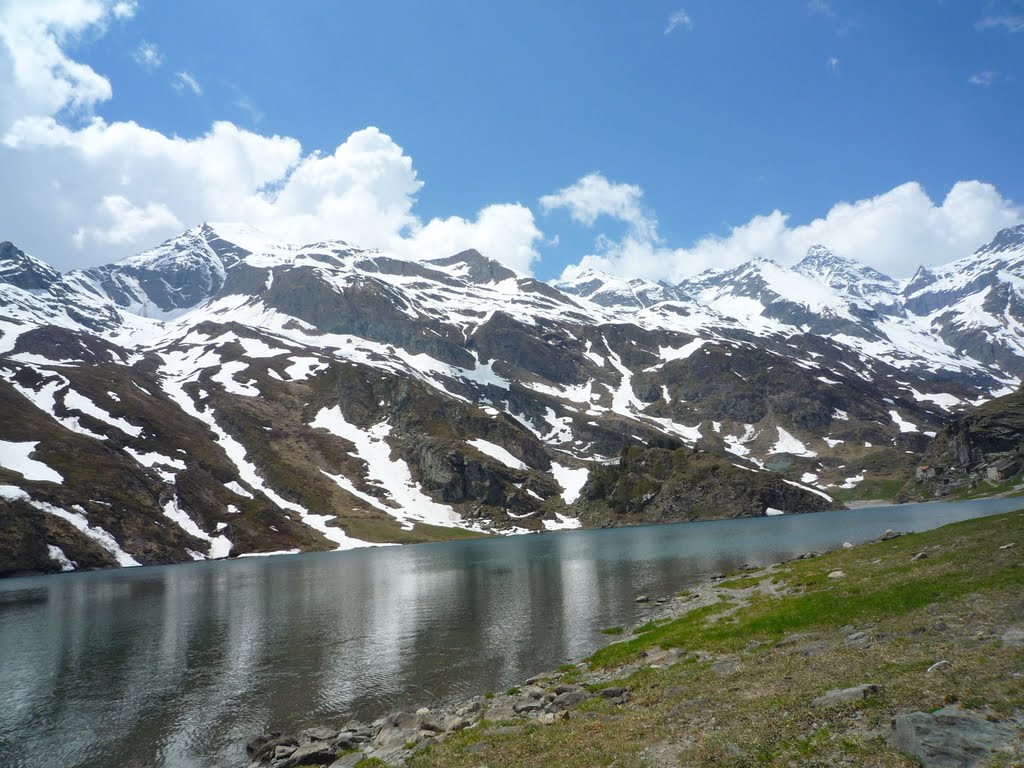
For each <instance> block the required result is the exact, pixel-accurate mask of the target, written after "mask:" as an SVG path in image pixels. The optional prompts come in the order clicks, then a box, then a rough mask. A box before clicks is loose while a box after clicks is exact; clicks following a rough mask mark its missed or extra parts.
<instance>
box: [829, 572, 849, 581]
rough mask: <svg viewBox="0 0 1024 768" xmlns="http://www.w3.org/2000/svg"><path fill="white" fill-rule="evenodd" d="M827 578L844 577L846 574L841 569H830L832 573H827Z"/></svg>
mask: <svg viewBox="0 0 1024 768" xmlns="http://www.w3.org/2000/svg"><path fill="white" fill-rule="evenodd" d="M828 578H830V579H845V578H846V574H845V573H844V572H843V571H832V573H830V574H829V575H828Z"/></svg>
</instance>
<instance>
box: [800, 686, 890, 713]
mask: <svg viewBox="0 0 1024 768" xmlns="http://www.w3.org/2000/svg"><path fill="white" fill-rule="evenodd" d="M881 691H882V686H880V685H878V684H877V683H862V684H861V685H855V686H853V687H852V688H836V689H835V690H832V691H827V692H826V693H823V694H822V695H821V696H818V697H817V698H816V699H814V700H812V701H811V706H814V707H821V708H828V707H835V706H838V705H840V704H848V703H850V702H853V701H862V700H864V699H867V698H870V697H871V696H877V695H878V694H879V693H881Z"/></svg>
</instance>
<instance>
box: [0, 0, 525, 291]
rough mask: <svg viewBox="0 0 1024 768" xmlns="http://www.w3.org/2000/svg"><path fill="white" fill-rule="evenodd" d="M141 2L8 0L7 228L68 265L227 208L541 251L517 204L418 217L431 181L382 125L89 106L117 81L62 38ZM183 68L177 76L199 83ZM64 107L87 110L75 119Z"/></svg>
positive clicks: (509, 260)
mask: <svg viewBox="0 0 1024 768" xmlns="http://www.w3.org/2000/svg"><path fill="white" fill-rule="evenodd" d="M58 6H59V7H58ZM60 9H65V10H67V11H68V12H67V13H60V12H58V11H59V10H60ZM134 9H135V5H134V3H128V2H125V0H120V1H119V2H111V0H32V2H27V1H26V0H0V80H3V81H4V82H10V83H12V85H13V87H12V88H10V89H6V90H5V91H4V93H3V94H2V95H0V167H3V168H4V173H5V181H6V182H7V183H5V184H4V185H3V187H2V188H0V210H3V211H4V213H5V216H4V218H5V222H4V227H5V231H4V232H3V233H2V236H3V238H4V239H11V240H14V241H15V242H18V243H19V245H22V246H23V247H25V248H27V249H29V250H31V251H32V252H33V253H34V254H35V255H37V256H40V257H43V258H45V259H47V260H49V261H51V262H52V263H54V265H55V266H58V267H61V268H69V267H77V266H85V265H90V264H96V263H101V262H104V261H109V260H112V259H115V258H119V257H122V256H125V255H129V254H131V253H134V252H137V251H138V250H141V249H142V248H145V247H148V246H151V245H153V244H154V243H155V242H158V240H159V239H160V238H163V237H166V236H170V235H173V234H176V233H177V232H178V231H180V230H181V229H183V228H184V227H186V226H190V225H194V224H198V223H200V222H202V221H206V220H212V221H217V220H227V221H242V222H246V223H249V224H252V225H254V226H256V227H259V228H260V229H263V230H265V231H267V232H269V233H272V234H275V235H278V236H280V237H283V238H287V239H290V240H295V241H300V242H308V241H311V240H319V239H323V238H339V239H344V240H347V241H349V242H352V243H355V244H358V245H362V246H366V247H378V248H382V249H385V250H388V251H390V252H394V253H398V254H401V255H403V256H406V257H412V258H416V257H423V258H427V257H436V256H446V255H450V254H451V253H453V252H454V251H457V250H462V249H464V248H469V247H475V248H478V249H479V250H481V251H482V252H484V253H486V254H487V255H489V256H491V257H493V258H496V259H498V260H500V261H503V262H504V263H506V264H508V265H509V266H512V267H513V268H516V269H520V270H523V271H527V270H529V268H530V265H531V264H532V263H533V262H534V261H535V260H536V259H537V257H538V253H537V250H536V245H537V243H538V242H540V240H541V233H540V231H539V230H538V229H537V226H536V223H535V221H534V218H533V214H532V213H531V211H530V210H529V209H528V208H525V207H523V206H521V205H516V204H512V205H491V206H487V207H485V208H483V209H482V210H480V211H479V212H477V214H476V215H475V217H474V218H461V217H450V218H445V219H435V220H432V221H427V222H424V221H422V220H421V219H420V218H419V217H418V216H417V215H416V213H415V210H414V209H415V203H416V195H417V193H418V192H419V191H420V189H421V188H422V186H423V182H422V181H420V180H419V179H418V177H417V174H416V171H415V169H414V168H413V163H412V159H411V158H410V157H409V156H408V155H406V154H405V152H404V151H403V150H402V147H401V146H399V145H398V144H397V143H396V142H395V141H394V140H393V139H392V138H391V137H390V136H388V135H386V134H384V133H382V132H381V131H379V130H378V129H377V128H373V127H370V128H366V129H363V130H361V131H356V132H355V133H353V134H352V135H350V136H349V137H348V138H347V139H345V140H344V141H343V142H342V143H341V144H339V145H338V146H337V147H336V148H335V149H334V151H333V152H330V153H321V152H318V151H312V152H309V151H305V150H304V149H303V148H302V146H301V144H300V143H299V141H297V140H296V139H294V138H291V137H287V136H277V135H274V136H265V135H261V134H260V133H257V132H254V131H250V130H246V129H243V128H240V127H239V126H237V125H235V124H233V123H231V122H228V121H219V122H215V123H214V124H213V125H212V126H211V127H210V129H209V130H208V131H207V132H206V133H204V134H202V135H199V136H195V137H180V136H168V135H165V134H163V133H161V132H159V131H155V130H152V129H149V128H146V127H144V126H142V125H139V124H137V123H135V122H120V121H119V122H107V121H105V120H103V119H102V118H99V117H90V116H89V112H90V111H91V110H92V109H93V108H94V107H95V106H96V105H97V104H99V103H101V102H103V101H104V100H106V99H109V98H110V96H111V93H112V90H111V86H110V83H109V81H107V80H106V79H105V78H103V77H101V76H100V75H98V74H96V73H95V72H94V71H93V70H91V69H90V68H88V67H85V66H84V65H81V64H79V63H77V62H74V61H73V60H71V59H69V58H68V57H67V56H66V55H65V53H64V50H63V48H62V44H63V42H64V41H65V40H67V39H68V38H69V37H71V36H73V35H75V34H78V33H80V32H81V31H83V30H85V29H86V28H88V27H90V26H94V27H96V28H98V29H100V30H102V25H103V24H104V23H106V22H107V21H109V20H110V19H113V18H118V17H124V16H126V15H131V13H133V12H134ZM40 52H41V53H40ZM4 66H6V67H7V69H8V70H9V71H10V72H11V73H12V76H11V77H10V78H5V77H4V75H5V71H4V69H3V68H4ZM187 74H188V73H178V76H177V77H176V79H175V81H174V82H176V83H178V84H179V85H180V86H181V87H182V88H185V87H188V88H190V89H192V90H195V88H193V86H192V84H191V83H190V82H189V79H188V78H187V77H184V75H187ZM189 77H191V76H190V75H189ZM193 79H194V78H193ZM195 86H196V87H198V82H196V83H195ZM70 110H77V111H78V112H79V113H80V114H79V115H78V119H76V120H68V119H67V118H68V112H69V111H70Z"/></svg>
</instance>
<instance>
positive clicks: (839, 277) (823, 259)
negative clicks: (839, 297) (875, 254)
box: [793, 245, 899, 304]
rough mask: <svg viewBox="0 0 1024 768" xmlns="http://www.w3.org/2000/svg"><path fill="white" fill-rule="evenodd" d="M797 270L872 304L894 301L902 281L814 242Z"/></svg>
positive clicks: (797, 266) (841, 292) (834, 288)
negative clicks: (898, 281)
mask: <svg viewBox="0 0 1024 768" xmlns="http://www.w3.org/2000/svg"><path fill="white" fill-rule="evenodd" d="M793 270H794V271H796V272H799V273H800V274H802V275H805V276H806V277H810V278H813V279H815V280H818V281H819V282H822V283H824V284H825V285H827V286H828V287H830V288H832V289H833V290H835V291H837V292H838V293H840V294H845V295H846V296H849V297H852V298H854V299H864V300H866V301H868V302H869V303H871V304H893V303H895V302H896V297H897V294H898V293H899V283H897V281H895V280H893V279H892V278H891V277H889V276H888V275H885V274H882V273H881V272H879V271H878V270H875V269H872V268H871V267H868V266H865V265H864V264H861V263H860V262H859V261H856V260H855V259H851V258H849V257H848V256H842V255H840V254H838V253H836V252H835V251H832V250H830V249H829V248H827V247H826V246H824V245H812V246H811V247H810V248H808V249H807V255H806V256H805V257H804V258H803V259H802V260H801V261H800V263H798V264H797V265H796V266H795V267H793Z"/></svg>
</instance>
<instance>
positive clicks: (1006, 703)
mask: <svg viewBox="0 0 1024 768" xmlns="http://www.w3.org/2000/svg"><path fill="white" fill-rule="evenodd" d="M1011 541H1015V542H1017V546H1016V547H1013V548H1011V549H1007V550H1001V549H999V547H1000V546H1002V545H1004V544H1007V543H1009V542H1011ZM924 549H927V551H928V554H929V556H928V558H926V559H924V560H921V561H918V562H914V563H912V562H911V560H910V558H911V557H912V556H913V554H914V553H916V552H919V551H922V550H924ZM832 570H842V571H844V572H845V573H846V574H847V577H846V578H845V579H840V580H829V579H827V578H826V577H827V574H828V573H829V572H830V571H832ZM773 579H779V580H781V581H782V582H784V585H785V587H786V588H787V589H788V590H789V592H788V593H785V594H781V595H767V594H760V593H758V594H756V595H755V599H751V600H746V601H744V602H743V603H742V604H740V605H736V604H732V605H730V604H728V603H717V604H713V605H709V606H705V607H699V608H695V609H693V610H691V611H690V612H689V613H687V614H685V615H683V616H681V617H680V618H678V619H675V620H673V621H670V622H668V623H662V624H657V623H654V622H650V623H648V624H647V625H645V626H644V627H641V628H640V629H641V630H642V631H640V632H639V633H638V634H636V635H633V636H631V637H629V638H626V639H623V640H622V641H619V642H615V643H613V644H611V645H609V646H607V647H606V648H604V649H601V650H599V651H598V652H596V653H595V654H594V655H593V656H592V657H591V659H590V663H591V666H592V668H600V669H611V670H613V671H611V673H610V675H609V677H618V678H620V679H614V680H607V681H602V682H600V683H598V682H597V681H596V680H595V679H593V678H591V679H589V680H588V679H586V678H585V677H584V678H583V679H581V680H580V682H582V683H584V684H585V685H587V687H588V688H590V689H591V690H599V689H600V688H604V687H608V686H611V685H623V686H626V687H628V688H629V690H630V695H631V701H630V703H628V704H625V705H622V706H616V705H613V704H611V703H610V702H608V701H607V700H605V699H603V698H601V697H596V698H593V699H590V700H588V701H587V702H585V703H584V704H583V705H581V706H580V707H578V708H577V709H575V710H573V711H572V712H571V713H570V717H569V719H567V720H565V721H561V722H558V723H556V724H554V725H550V726H540V725H538V724H536V723H532V722H529V721H525V722H524V721H516V722H517V724H518V723H522V724H521V725H517V728H516V729H514V730H512V731H503V732H498V731H495V730H494V724H489V723H484V724H482V725H481V726H479V727H476V728H471V729H466V731H461V732H459V733H458V734H455V735H454V736H452V737H451V738H449V739H447V740H446V741H444V742H443V743H441V744H438V745H436V746H434V747H432V748H431V749H430V750H427V751H425V753H419V754H415V755H411V756H410V759H409V766H410V768H477V767H478V766H481V765H487V766H489V767H490V768H515V767H517V766H535V765H559V766H564V767H565V768H590V767H591V766H605V767H606V768H611V766H616V768H643V767H644V766H646V767H648V768H649V767H650V766H654V765H667V764H678V765H720V766H727V767H729V768H741V767H742V768H748V767H749V768H755V767H763V768H788V767H789V766H794V765H795V766H803V767H807V768H809V767H810V766H818V765H858V766H873V767H875V768H912V767H913V766H914V765H916V763H915V762H914V760H913V759H912V758H909V757H907V756H906V755H902V754H900V753H898V752H896V751H895V750H894V749H892V748H891V747H890V746H889V745H888V744H887V743H886V742H885V741H884V739H883V738H882V736H883V735H884V733H885V730H886V729H887V728H888V727H889V724H890V723H891V720H892V717H893V716H894V715H896V714H898V713H900V712H907V711H914V710H921V711H934V710H935V709H937V708H940V707H942V706H944V705H947V704H950V703H954V702H959V703H961V704H962V705H963V706H965V707H968V708H978V709H980V708H989V711H990V712H993V713H996V714H995V715H994V716H997V717H999V716H1002V717H1006V716H1008V715H1009V714H1010V713H1012V712H1013V711H1015V710H1016V709H1018V708H1020V707H1022V706H1024V688H1022V687H1021V686H1020V682H1019V679H1017V678H1015V677H1014V673H1016V672H1019V670H1020V669H1021V665H1022V664H1024V650H1022V649H1020V648H1013V647H1010V646H1007V645H1004V644H1003V643H1002V642H1001V641H1000V640H999V636H1000V633H1001V632H1003V631H1005V627H1007V626H1010V625H1014V624H1019V623H1020V622H1021V620H1022V619H1021V617H1022V616H1024V514H1022V513H1020V512H1016V513H1010V514H1005V515H996V516H993V517H988V518H980V519H977V520H971V521H966V522H963V523H957V524H954V525H950V526H946V527H944V528H941V529H937V530H934V531H930V532H926V533H921V534H914V535H911V536H905V537H900V538H897V539H894V540H891V541H887V542H881V543H877V544H871V545H865V546H862V547H855V548H854V549H851V550H839V551H837V552H833V553H830V554H827V555H824V556H822V557H819V558H814V559H811V560H800V561H795V562H792V563H789V564H786V565H784V566H781V567H780V568H779V569H777V571H776V572H775V574H773ZM847 624H849V625H852V626H853V627H854V628H855V629H858V630H863V631H865V632H866V633H867V636H868V637H869V642H870V643H871V645H870V646H869V647H866V648H865V647H861V646H858V645H855V644H851V643H849V642H848V641H847V634H848V633H849V631H850V630H844V629H840V628H841V627H845V626H846V625H847ZM979 629H981V630H984V631H983V632H979ZM794 633H800V634H799V638H800V639H799V640H795V641H794V642H791V643H787V644H783V645H778V646H777V645H776V644H775V643H774V642H773V641H775V640H779V639H782V638H784V637H787V636H790V635H793V634H794ZM750 640H758V641H760V642H761V644H760V645H756V644H749V641H750ZM807 644H812V645H813V644H817V646H815V647H817V648H819V650H817V651H816V652H815V654H814V655H808V654H807V653H805V646H806V645H807ZM661 646H667V647H682V648H685V649H686V650H687V651H693V653H686V654H685V655H684V656H683V657H682V659H681V661H680V662H679V663H676V664H672V665H670V666H667V667H660V666H659V667H641V668H640V669H638V670H637V671H636V672H634V673H632V674H627V672H626V671H621V672H616V671H614V670H615V669H617V668H619V667H620V666H621V665H622V664H624V663H628V662H631V661H634V660H636V659H637V658H638V656H639V655H640V653H641V652H642V651H645V650H650V649H653V648H657V647H661ZM696 651H700V652H701V653H696ZM704 653H710V654H711V655H710V657H708V656H705V655H704ZM722 658H729V659H731V660H732V662H731V665H729V666H727V667H725V668H723V667H722V666H721V665H716V664H715V663H714V662H715V661H716V660H717V659H722ZM939 659H946V660H948V661H950V666H949V667H948V668H947V669H946V670H944V671H941V672H935V673H928V672H927V671H926V670H927V669H928V668H929V667H931V665H932V664H934V663H935V661H937V660H939ZM560 671H562V672H563V678H562V679H563V680H565V679H566V678H567V677H568V676H570V675H576V676H579V674H580V670H579V669H578V668H576V667H570V666H569V665H566V667H563V669H562V670H560ZM862 682H878V683H881V684H882V690H881V693H880V694H879V695H878V696H877V697H874V698H872V699H870V700H865V701H863V702H856V703H854V704H851V705H848V706H845V707H838V708H836V709H834V710H831V711H829V712H827V713H824V712H822V711H821V710H820V709H817V708H815V707H813V706H812V705H811V700H812V699H813V698H814V697H815V696H818V695H820V694H821V693H824V692H825V691H827V690H830V689H833V688H841V687H846V686H850V685H856V684H858V683H862ZM474 745H475V746H474ZM470 746H474V749H473V751H472V752H469V751H467V750H468V748H469V747H470ZM1008 764H1012V760H1011V762H1010V763H1008Z"/></svg>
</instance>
